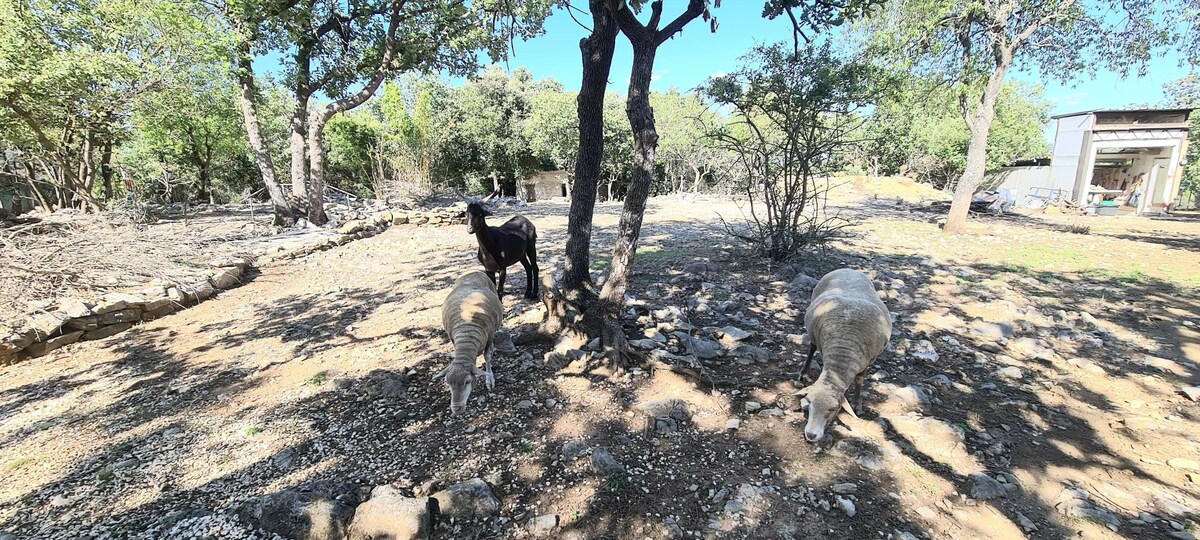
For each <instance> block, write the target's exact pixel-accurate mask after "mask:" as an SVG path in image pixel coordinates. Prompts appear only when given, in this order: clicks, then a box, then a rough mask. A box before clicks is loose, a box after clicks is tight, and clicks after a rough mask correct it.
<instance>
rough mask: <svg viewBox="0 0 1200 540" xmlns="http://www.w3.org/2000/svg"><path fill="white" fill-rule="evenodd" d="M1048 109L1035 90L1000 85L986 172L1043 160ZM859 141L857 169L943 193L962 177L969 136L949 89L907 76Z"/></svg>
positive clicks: (1020, 85) (886, 98)
mask: <svg viewBox="0 0 1200 540" xmlns="http://www.w3.org/2000/svg"><path fill="white" fill-rule="evenodd" d="M1049 109H1050V103H1049V101H1047V100H1046V99H1045V98H1043V97H1042V89H1041V88H1040V87H1037V86H1031V85H1027V84H1024V83H1008V84H1006V85H1004V87H1003V88H1002V90H1001V92H1000V96H999V99H998V100H997V103H996V118H995V120H994V121H993V123H992V126H991V130H990V132H989V134H988V151H987V168H988V169H993V168H996V167H1001V166H1004V165H1007V164H1009V163H1012V162H1013V161H1015V160H1017V159H1024V158H1034V157H1041V156H1045V155H1046V153H1047V152H1048V151H1049V148H1048V145H1047V143H1046V140H1045V137H1044V136H1043V134H1042V126H1044V125H1045V123H1046V122H1047V121H1049ZM862 137H863V138H864V139H866V140H867V143H866V144H864V145H863V147H862V149H863V151H862V152H861V154H860V155H859V156H857V157H856V161H857V162H858V165H859V166H860V168H862V169H865V170H866V171H867V172H869V173H870V174H887V175H894V174H900V175H906V176H910V177H912V178H915V179H917V180H920V181H922V182H927V183H930V184H932V185H934V186H935V187H938V188H947V187H952V186H953V183H954V182H955V181H957V179H958V178H959V177H960V176H961V175H962V173H963V168H964V167H965V165H966V159H967V145H968V143H969V139H970V131H969V130H968V129H967V124H966V123H965V122H964V121H963V118H962V112H961V110H960V108H959V104H958V100H957V97H956V96H955V95H954V94H953V92H952V91H951V90H950V89H949V88H948V87H946V86H944V85H941V84H939V83H938V82H936V81H932V80H929V79H923V78H918V77H909V78H907V79H905V80H904V82H903V83H902V84H900V85H899V86H898V87H897V88H896V90H895V91H894V92H890V93H888V94H886V95H885V96H884V98H883V99H882V100H881V101H880V102H879V103H877V104H876V107H875V110H874V112H873V113H872V114H871V117H870V120H869V121H868V122H867V124H866V125H864V127H863V132H862Z"/></svg>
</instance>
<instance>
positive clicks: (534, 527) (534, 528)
mask: <svg viewBox="0 0 1200 540" xmlns="http://www.w3.org/2000/svg"><path fill="white" fill-rule="evenodd" d="M557 526H558V516H557V515H555V514H546V515H544V516H538V517H535V518H533V519H530V520H529V523H528V524H527V525H526V527H527V528H528V529H529V532H530V533H532V534H534V535H543V534H549V533H550V531H553V530H554V528H555V527H557Z"/></svg>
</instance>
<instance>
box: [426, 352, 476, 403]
mask: <svg viewBox="0 0 1200 540" xmlns="http://www.w3.org/2000/svg"><path fill="white" fill-rule="evenodd" d="M479 377H480V373H479V368H477V367H474V366H464V365H461V364H454V363H451V364H450V365H449V366H446V369H443V370H442V371H440V372H438V374H437V375H434V376H433V379H434V380H438V379H445V381H446V385H447V386H449V387H450V414H452V415H454V416H458V415H460V414H462V413H463V412H465V411H466V410H467V400H469V399H471V389H472V388H474V387H475V381H476V380H477V379H478V378H479Z"/></svg>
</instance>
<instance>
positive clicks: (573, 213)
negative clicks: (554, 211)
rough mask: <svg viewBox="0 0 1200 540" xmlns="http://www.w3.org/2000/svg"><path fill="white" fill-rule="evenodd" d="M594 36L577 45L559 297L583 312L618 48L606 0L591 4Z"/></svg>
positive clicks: (590, 296) (592, 296) (587, 299)
mask: <svg viewBox="0 0 1200 540" xmlns="http://www.w3.org/2000/svg"><path fill="white" fill-rule="evenodd" d="M588 8H589V9H590V10H591V12H592V33H591V35H589V36H588V37H586V38H583V39H581V40H579V51H580V54H581V55H582V56H583V80H582V82H581V83H580V87H579V95H578V97H577V98H576V101H575V109H576V112H577V113H578V115H579V152H578V157H577V158H576V160H575V174H574V183H573V184H572V185H571V209H570V211H569V213H568V214H567V246H566V250H565V255H566V256H565V257H564V263H563V278H562V294H563V296H565V297H566V298H567V299H568V300H569V301H572V302H577V303H579V304H580V305H579V307H580V308H582V309H586V308H587V307H588V304H590V303H591V302H592V300H594V299H595V296H596V295H595V293H594V292H593V291H592V290H591V287H590V285H591V282H592V277H591V273H590V268H589V267H590V264H591V243H592V213H593V212H594V211H595V208H596V188H597V185H598V183H599V181H600V162H601V160H602V159H603V158H604V91H605V89H606V88H607V86H608V74H609V71H611V68H612V59H613V51H614V50H615V49H616V46H617V32H618V29H617V23H616V21H614V20H613V16H612V13H610V12H609V10H608V7H606V6H605V4H604V0H590V1H589V2H588Z"/></svg>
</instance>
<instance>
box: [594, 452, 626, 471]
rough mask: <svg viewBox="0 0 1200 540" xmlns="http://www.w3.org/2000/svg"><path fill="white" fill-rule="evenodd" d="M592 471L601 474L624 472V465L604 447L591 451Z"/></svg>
mask: <svg viewBox="0 0 1200 540" xmlns="http://www.w3.org/2000/svg"><path fill="white" fill-rule="evenodd" d="M591 465H592V471H594V472H596V474H599V475H602V476H608V475H610V474H615V473H623V472H625V467H624V466H623V465H621V463H620V462H618V461H617V459H616V458H614V457H613V456H612V454H610V453H609V452H608V450H605V449H604V448H597V449H595V450H594V451H592V463H591Z"/></svg>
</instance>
